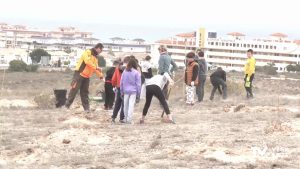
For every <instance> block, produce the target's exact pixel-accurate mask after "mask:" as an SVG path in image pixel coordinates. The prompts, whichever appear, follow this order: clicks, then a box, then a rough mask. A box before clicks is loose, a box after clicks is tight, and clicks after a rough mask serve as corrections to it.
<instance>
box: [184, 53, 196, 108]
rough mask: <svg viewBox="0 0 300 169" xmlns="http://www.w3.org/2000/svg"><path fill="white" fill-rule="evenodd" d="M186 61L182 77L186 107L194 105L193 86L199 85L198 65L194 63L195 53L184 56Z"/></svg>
mask: <svg viewBox="0 0 300 169" xmlns="http://www.w3.org/2000/svg"><path fill="white" fill-rule="evenodd" d="M186 61H187V67H186V69H185V75H184V79H185V80H184V81H185V84H186V87H185V89H186V104H188V105H194V104H195V99H194V91H195V86H197V85H198V84H199V78H198V74H199V65H198V63H197V62H196V61H195V53H194V52H189V53H188V54H187V55H186Z"/></svg>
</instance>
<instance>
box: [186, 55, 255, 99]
mask: <svg viewBox="0 0 300 169" xmlns="http://www.w3.org/2000/svg"><path fill="white" fill-rule="evenodd" d="M255 64H256V61H255V58H254V57H253V50H252V49H249V50H248V51H247V62H246V64H245V66H244V72H245V76H244V87H245V89H246V97H247V98H248V99H250V98H253V93H252V81H253V79H254V74H255ZM206 75H207V63H206V61H205V58H204V52H203V51H201V50H199V51H196V53H195V52H189V53H188V54H187V55H186V69H185V84H186V104H188V105H194V103H195V99H194V91H195V89H196V94H197V96H198V102H201V101H203V97H204V86H205V81H206ZM210 82H211V84H212V86H213V88H212V91H211V95H210V97H209V99H210V100H213V99H214V95H215V92H216V90H217V89H218V91H219V93H220V94H221V95H222V98H223V99H226V98H227V84H226V72H225V71H224V70H223V69H222V68H221V67H218V68H217V69H216V71H214V72H213V73H212V74H211V75H210Z"/></svg>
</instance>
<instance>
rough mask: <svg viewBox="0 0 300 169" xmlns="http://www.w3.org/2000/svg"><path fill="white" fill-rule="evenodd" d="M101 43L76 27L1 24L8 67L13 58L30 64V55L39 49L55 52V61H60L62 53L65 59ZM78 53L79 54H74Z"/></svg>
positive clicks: (1, 51) (0, 49)
mask: <svg viewBox="0 0 300 169" xmlns="http://www.w3.org/2000/svg"><path fill="white" fill-rule="evenodd" d="M98 42H99V39H96V38H93V37H92V33H91V32H83V31H79V30H78V29H76V28H74V27H59V28H58V29H56V30H54V31H48V30H40V29H32V28H27V27H26V26H22V25H9V24H5V23H0V57H1V63H0V66H1V67H8V63H9V61H10V60H14V59H22V60H23V61H24V62H26V63H27V64H30V63H31V59H30V57H28V55H29V53H30V52H31V51H32V50H33V49H36V48H42V49H45V50H46V51H48V52H49V53H52V54H53V57H52V59H51V63H54V62H56V61H57V60H58V59H59V58H60V57H59V56H61V58H60V59H63V60H65V59H66V57H70V59H72V58H73V57H76V56H77V54H78V52H77V50H80V51H81V50H82V49H86V48H91V47H92V46H94V45H95V44H96V43H98ZM72 51H73V52H72ZM66 52H67V53H66ZM70 52H71V53H70ZM20 53H21V54H20ZM68 53H70V54H68ZM74 54H76V56H73V55H74ZM21 56H22V57H21ZM28 58H29V59H28ZM55 59H57V60H55ZM66 60H68V59H66Z"/></svg>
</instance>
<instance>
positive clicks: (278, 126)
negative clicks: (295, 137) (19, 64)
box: [265, 120, 292, 134]
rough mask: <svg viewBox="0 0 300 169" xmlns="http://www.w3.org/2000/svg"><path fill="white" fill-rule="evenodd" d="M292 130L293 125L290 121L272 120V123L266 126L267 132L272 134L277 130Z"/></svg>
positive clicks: (284, 131) (285, 131)
mask: <svg viewBox="0 0 300 169" xmlns="http://www.w3.org/2000/svg"><path fill="white" fill-rule="evenodd" d="M291 131H292V127H291V126H290V125H289V124H288V123H286V122H281V121H279V120H276V121H273V122H271V124H268V126H266V128H265V133H266V134H272V133H276V132H283V133H287V132H291Z"/></svg>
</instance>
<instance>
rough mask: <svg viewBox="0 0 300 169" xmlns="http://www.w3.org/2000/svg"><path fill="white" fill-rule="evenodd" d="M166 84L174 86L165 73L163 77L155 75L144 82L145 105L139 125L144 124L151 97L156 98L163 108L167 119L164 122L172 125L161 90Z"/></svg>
mask: <svg viewBox="0 0 300 169" xmlns="http://www.w3.org/2000/svg"><path fill="white" fill-rule="evenodd" d="M167 82H169V84H170V85H173V84H174V82H173V80H172V79H171V77H170V75H169V74H168V73H167V72H165V73H164V74H163V75H160V74H158V75H155V76H153V77H152V78H151V79H149V80H148V81H147V82H146V103H145V106H144V109H143V116H142V118H141V120H140V124H143V123H144V120H145V117H146V115H147V112H148V109H149V107H150V105H151V100H152V98H153V96H155V97H156V98H158V100H159V102H160V104H161V105H162V106H163V108H164V111H165V112H166V114H167V119H166V120H165V122H167V123H174V121H173V119H172V116H171V114H170V110H169V106H168V103H167V101H166V98H165V97H164V95H163V91H162V89H163V88H164V86H165V85H166V84H167Z"/></svg>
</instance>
